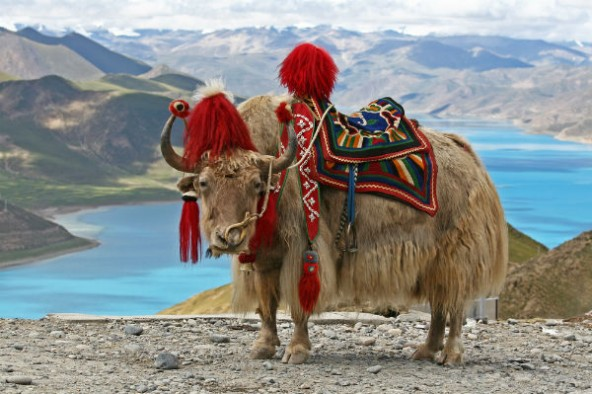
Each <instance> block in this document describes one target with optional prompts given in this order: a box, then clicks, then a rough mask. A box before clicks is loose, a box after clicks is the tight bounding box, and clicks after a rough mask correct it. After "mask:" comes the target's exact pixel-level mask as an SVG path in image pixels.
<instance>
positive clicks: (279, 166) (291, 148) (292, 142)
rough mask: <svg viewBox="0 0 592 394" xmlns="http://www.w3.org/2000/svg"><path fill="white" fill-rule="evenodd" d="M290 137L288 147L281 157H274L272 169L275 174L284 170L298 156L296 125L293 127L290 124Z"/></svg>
mask: <svg viewBox="0 0 592 394" xmlns="http://www.w3.org/2000/svg"><path fill="white" fill-rule="evenodd" d="M288 138H289V139H288V146H287V147H286V150H285V151H284V153H283V154H282V155H281V156H280V157H278V158H274V159H273V162H272V165H271V170H272V171H273V173H274V174H277V173H278V172H282V171H283V170H285V169H286V168H288V167H289V166H290V164H292V162H293V161H294V158H295V157H296V145H297V144H296V132H295V131H294V127H292V125H289V126H288Z"/></svg>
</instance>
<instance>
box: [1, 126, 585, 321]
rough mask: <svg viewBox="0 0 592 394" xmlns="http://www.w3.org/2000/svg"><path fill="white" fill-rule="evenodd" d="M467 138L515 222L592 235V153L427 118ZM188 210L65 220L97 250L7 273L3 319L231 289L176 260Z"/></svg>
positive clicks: (148, 310) (559, 237)
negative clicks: (96, 243)
mask: <svg viewBox="0 0 592 394" xmlns="http://www.w3.org/2000/svg"><path fill="white" fill-rule="evenodd" d="M423 123H425V124H426V125H429V126H432V127H435V128H438V129H440V130H448V131H453V132H455V133H458V134H462V135H464V136H465V137H467V138H468V139H469V140H470V141H471V143H472V145H473V146H474V148H475V149H476V150H477V152H478V153H479V155H480V157H481V158H482V160H483V161H484V163H485V165H486V166H487V168H488V169H489V171H490V174H491V176H492V178H493V180H494V182H495V184H496V185H497V187H498V191H499V193H500V196H501V199H502V204H503V205H504V208H505V212H506V216H507V219H508V221H509V222H510V223H512V224H513V225H514V226H515V227H517V228H518V229H519V230H521V231H523V232H525V233H527V234H528V235H530V236H531V237H533V238H534V239H536V240H538V241H540V242H542V243H544V244H545V245H547V246H549V247H554V246H556V245H558V244H560V243H562V242H564V241H566V240H569V239H571V238H573V237H575V236H577V235H578V234H579V233H580V232H582V231H586V230H590V229H592V209H591V208H590V202H591V201H592V146H590V145H583V144H576V143H570V142H561V141H557V140H554V139H553V138H551V137H548V136H543V135H528V134H525V133H522V132H520V130H518V129H516V128H515V127H512V126H510V125H504V124H501V125H500V124H499V123H493V122H491V123H490V122H482V121H466V120H453V121H451V120H438V119H424V120H423ZM180 209H181V203H180V202H179V203H165V204H149V205H141V206H119V207H110V208H105V209H99V210H93V211H85V212H82V213H77V214H69V215H64V216H62V217H60V218H59V221H60V223H62V224H64V225H65V226H66V227H67V228H68V229H69V230H70V231H72V232H73V233H75V234H77V235H81V236H85V237H88V238H94V239H98V240H99V241H100V242H101V246H100V247H98V248H95V249H91V250H87V251H83V252H80V253H75V254H72V255H67V256H62V257H59V258H55V259H51V260H46V261H43V262H39V263H35V264H29V265H25V266H19V267H12V268H8V269H4V270H0V317H21V318H40V317H43V316H45V315H46V314H47V313H54V312H77V313H92V314H108V315H134V314H152V313H155V312H158V311H160V310H162V309H165V308H167V307H169V306H171V305H174V304H176V303H178V302H181V301H183V300H185V299H187V298H189V297H190V296H192V295H194V294H196V293H198V292H200V291H203V290H205V289H209V288H213V287H216V286H219V285H222V284H225V283H228V282H230V270H229V262H228V259H220V260H204V261H200V263H199V264H198V265H193V266H192V265H187V264H182V263H179V261H178V250H177V245H178V240H177V220H178V218H179V214H180Z"/></svg>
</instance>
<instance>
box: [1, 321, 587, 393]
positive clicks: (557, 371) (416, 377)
mask: <svg viewBox="0 0 592 394" xmlns="http://www.w3.org/2000/svg"><path fill="white" fill-rule="evenodd" d="M342 316H345V315H344V314H342ZM354 317H356V316H352V315H351V314H349V315H347V316H345V318H344V319H324V320H323V319H320V320H317V321H316V322H314V323H311V327H310V335H311V339H312V341H313V353H312V356H311V358H310V359H309V361H308V362H307V363H306V364H304V365H287V364H282V363H281V354H282V351H283V346H285V344H286V343H288V341H289V338H290V335H291V333H292V330H293V328H292V327H293V326H292V325H291V323H290V322H289V321H287V320H286V321H280V322H279V335H280V339H281V341H282V347H280V349H279V350H278V353H277V354H276V357H275V358H274V359H272V360H265V361H264V360H252V359H250V358H249V357H248V353H249V348H250V344H251V342H252V341H253V340H254V339H255V338H256V335H257V329H258V323H257V321H256V320H251V319H238V318H231V317H223V316H218V317H196V318H181V319H176V320H174V319H166V318H161V317H157V316H155V317H151V318H145V319H143V320H142V319H132V318H123V319H116V320H112V319H94V320H93V319H90V320H88V321H83V320H84V319H77V318H76V317H74V318H70V320H65V319H60V318H58V317H53V318H51V317H50V318H46V319H42V320H19V319H2V320H0V392H2V393H6V394H12V393H51V394H57V393H109V394H113V393H183V394H189V393H236V392H238V393H273V392H275V393H409V392H421V393H477V392H479V393H481V392H482V393H510V392H514V393H586V392H588V393H592V316H591V317H590V320H585V319H580V321H578V322H571V323H569V322H564V321H548V320H544V321H530V322H526V321H518V320H508V321H500V322H488V323H487V322H475V321H474V320H468V321H467V324H466V325H465V327H464V332H463V337H464V344H465V363H464V365H463V366H462V367H456V368H451V367H442V366H439V365H437V364H434V363H430V362H415V361H412V360H410V356H411V354H412V353H413V351H414V346H415V345H416V344H418V343H419V342H421V341H422V340H423V339H424V337H425V336H426V334H427V328H428V327H429V321H428V320H427V319H426V315H425V314H422V313H418V312H414V313H411V314H405V315H401V316H399V317H398V318H390V319H387V318H381V317H378V316H372V315H370V317H368V316H367V315H365V316H363V317H362V316H361V315H358V316H357V320H356V319H353V318H354Z"/></svg>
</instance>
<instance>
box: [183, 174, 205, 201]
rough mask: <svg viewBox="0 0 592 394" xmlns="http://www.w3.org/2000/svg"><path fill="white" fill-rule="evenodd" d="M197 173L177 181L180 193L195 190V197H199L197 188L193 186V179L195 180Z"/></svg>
mask: <svg viewBox="0 0 592 394" xmlns="http://www.w3.org/2000/svg"><path fill="white" fill-rule="evenodd" d="M197 178H198V175H190V176H186V177H184V178H181V180H180V181H179V182H177V189H179V191H180V192H181V194H185V193H187V192H191V191H193V192H195V194H196V195H197V198H199V197H200V196H199V189H197V188H196V187H195V186H194V183H195V181H197Z"/></svg>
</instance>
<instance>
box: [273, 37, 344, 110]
mask: <svg viewBox="0 0 592 394" xmlns="http://www.w3.org/2000/svg"><path fill="white" fill-rule="evenodd" d="M338 72H339V69H338V68H337V65H336V64H335V62H334V61H333V58H331V55H330V54H329V52H327V51H326V50H324V49H323V48H320V47H317V46H315V45H313V44H310V43H303V44H299V45H297V46H296V47H295V48H294V49H293V50H292V52H290V54H288V56H287V57H286V58H285V59H284V61H283V62H282V64H281V67H280V75H279V77H280V83H281V84H282V85H283V86H285V87H287V88H288V91H289V92H290V93H292V94H295V95H297V96H300V97H308V96H310V97H312V98H314V99H317V100H326V101H327V100H329V97H330V96H331V92H332V91H333V87H334V86H335V81H336V80H337V73H338Z"/></svg>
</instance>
